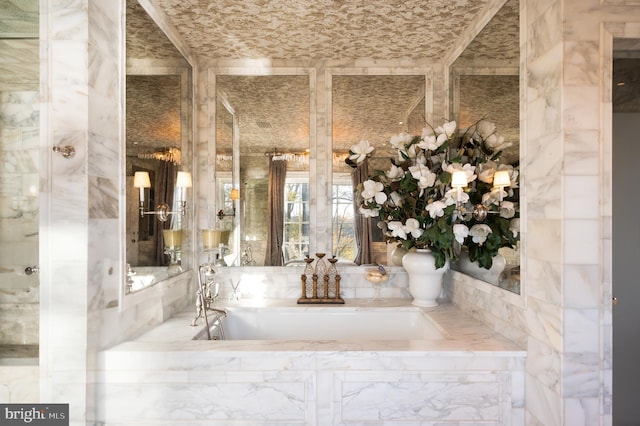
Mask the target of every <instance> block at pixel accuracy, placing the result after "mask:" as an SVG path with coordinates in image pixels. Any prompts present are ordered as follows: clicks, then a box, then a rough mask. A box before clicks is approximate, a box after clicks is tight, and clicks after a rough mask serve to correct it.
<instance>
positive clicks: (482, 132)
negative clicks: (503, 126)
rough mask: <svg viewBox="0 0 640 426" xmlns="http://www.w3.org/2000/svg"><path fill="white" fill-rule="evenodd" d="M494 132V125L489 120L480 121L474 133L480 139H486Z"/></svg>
mask: <svg viewBox="0 0 640 426" xmlns="http://www.w3.org/2000/svg"><path fill="white" fill-rule="evenodd" d="M495 131H496V125H495V124H494V123H492V122H490V121H489V120H480V121H478V124H477V125H476V132H477V133H478V135H479V136H480V137H481V138H482V139H487V138H488V137H489V136H491V135H493V134H494V132H495Z"/></svg>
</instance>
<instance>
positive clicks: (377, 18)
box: [154, 0, 488, 60]
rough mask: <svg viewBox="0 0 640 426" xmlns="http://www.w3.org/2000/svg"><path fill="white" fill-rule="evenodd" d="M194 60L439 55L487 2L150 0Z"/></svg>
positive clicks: (419, 57)
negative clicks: (171, 23) (194, 53)
mask: <svg viewBox="0 0 640 426" xmlns="http://www.w3.org/2000/svg"><path fill="white" fill-rule="evenodd" d="M154 3H155V4H157V5H158V6H159V7H160V9H162V10H163V11H164V12H165V14H166V15H168V17H169V18H170V20H171V21H172V22H173V24H174V25H175V27H176V28H177V29H178V31H179V32H180V33H181V35H182V37H183V38H184V39H185V40H186V42H187V44H188V45H189V46H190V47H191V48H192V50H193V51H194V52H196V53H197V55H198V56H199V57H201V58H271V59H346V58H350V59H355V58H372V59H397V58H412V59H417V60H434V59H441V58H442V57H443V56H444V55H445V53H447V52H448V51H449V49H451V48H452V47H453V46H454V44H455V42H456V40H457V39H458V37H459V35H460V34H461V32H462V31H464V29H465V28H466V25H467V24H468V23H469V22H471V21H472V20H473V19H474V18H475V17H476V15H477V14H478V13H479V12H480V11H482V9H483V8H484V7H485V5H486V4H487V3H488V0H430V1H425V0H244V1H237V0H217V1H215V2H212V1H210V0H154Z"/></svg>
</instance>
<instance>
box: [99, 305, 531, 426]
mask: <svg viewBox="0 0 640 426" xmlns="http://www.w3.org/2000/svg"><path fill="white" fill-rule="evenodd" d="M243 303H244V302H243ZM314 308H315V309H317V307H316V306H309V305H304V306H303V305H296V304H295V300H277V301H262V302H260V304H259V305H257V304H254V305H252V304H249V303H245V304H243V305H242V306H239V307H237V306H234V307H229V310H230V315H229V316H232V315H233V311H234V309H235V310H236V313H237V311H238V310H241V309H244V310H248V311H249V312H254V313H259V312H260V311H262V312H268V311H269V310H285V311H286V310H289V311H295V312H296V313H297V314H302V315H304V314H310V315H315V314H316V313H317V311H316V312H314V311H313V310H314ZM372 308H374V310H375V309H379V310H381V311H387V312H403V311H404V312H415V309H416V308H415V307H413V306H412V305H410V301H408V300H405V299H397V300H388V301H385V302H377V303H376V305H372V304H371V303H370V302H368V301H366V300H362V301H360V300H354V301H348V302H347V303H346V304H345V305H344V306H341V307H340V309H342V310H343V313H347V312H355V313H358V312H361V313H363V314H364V313H366V311H371V310H372ZM332 309H338V308H337V307H335V308H332ZM326 314H327V315H331V313H330V312H329V311H327V312H326ZM336 315H337V314H336ZM420 315H424V316H425V317H426V318H427V321H428V322H429V323H431V324H432V325H433V326H434V329H435V330H436V331H437V333H436V334H435V335H431V336H429V337H418V338H409V339H393V338H386V339H385V338H384V337H383V338H380V339H368V338H367V339H362V338H354V337H353V336H352V337H349V338H342V337H341V338H337V339H321V340H313V339H308V338H305V339H299V340H287V339H281V338H276V339H271V340H253V339H251V340H235V341H234V340H224V341H221V340H213V341H209V340H197V339H195V340H194V338H195V337H196V336H197V335H198V334H201V333H202V331H203V326H202V325H201V326H199V327H190V326H189V325H188V324H189V323H190V321H191V319H192V317H193V312H191V311H189V312H183V313H182V314H180V315H178V316H176V317H175V318H172V319H171V320H169V321H167V322H165V323H163V324H161V325H160V326H159V327H156V328H154V329H153V330H151V331H149V332H148V333H146V334H144V335H142V336H140V337H139V338H137V339H135V340H133V341H129V342H125V343H122V344H119V345H117V346H115V347H113V348H111V349H109V350H106V351H103V352H102V353H101V354H100V365H101V369H100V371H99V372H98V375H97V378H98V383H99V386H98V390H99V394H98V398H97V401H101V402H100V404H101V405H100V407H99V410H98V411H99V413H100V416H99V420H100V421H103V422H105V423H106V424H109V425H125V424H132V423H136V422H142V421H144V422H147V423H149V424H173V425H180V424H184V425H187V424H188V425H194V424H202V425H205V424H206V425H216V424H220V425H223V424H224V425H227V424H238V425H240V424H242V425H245V424H251V425H274V424H283V425H358V424H363V423H366V424H376V425H385V424H388V425H392V424H393V425H397V424H403V425H404V424H407V425H417V424H421V425H430V424H443V425H445V424H461V423H465V424H483V425H520V424H524V364H525V355H526V354H525V351H523V350H522V348H520V347H518V346H516V345H515V344H514V343H512V342H511V341H509V340H507V339H505V338H504V337H502V336H500V335H498V334H496V333H495V332H492V331H490V330H489V329H488V328H487V327H484V326H483V325H481V324H480V323H478V322H477V321H475V320H473V319H472V318H471V317H469V316H467V315H466V314H464V313H463V312H461V311H460V310H458V309H457V308H456V307H455V306H453V305H450V304H443V305H441V306H439V307H437V308H429V309H421V310H420ZM398 318H400V317H397V318H396V320H398ZM316 320H317V318H316ZM201 323H202V321H200V324H201Z"/></svg>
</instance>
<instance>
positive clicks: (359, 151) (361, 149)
mask: <svg viewBox="0 0 640 426" xmlns="http://www.w3.org/2000/svg"><path fill="white" fill-rule="evenodd" d="M351 152H352V153H353V154H351V155H350V156H349V159H350V160H352V161H355V162H356V163H362V162H363V161H364V160H365V158H367V155H369V154H371V152H373V147H372V146H371V145H369V141H365V140H362V141H360V142H358V144H356V145H353V146H352V147H351Z"/></svg>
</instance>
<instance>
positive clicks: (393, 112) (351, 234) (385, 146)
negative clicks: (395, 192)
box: [331, 75, 426, 264]
mask: <svg viewBox="0 0 640 426" xmlns="http://www.w3.org/2000/svg"><path fill="white" fill-rule="evenodd" d="M331 96H332V100H331V102H332V139H333V154H334V162H333V176H332V182H333V191H332V204H333V218H332V221H333V223H332V225H333V227H332V228H333V253H334V255H335V256H336V257H338V258H339V259H341V260H347V261H351V262H355V263H356V264H369V263H380V264H389V262H388V259H387V247H386V244H385V243H384V241H383V239H382V234H381V233H380V232H379V230H378V228H377V227H376V226H375V223H374V224H372V226H371V228H372V232H371V235H370V236H369V237H366V236H365V234H363V233H362V232H360V229H361V228H360V227H359V225H357V224H356V220H358V218H359V217H361V216H360V215H358V214H356V215H354V208H353V205H354V204H353V194H354V190H353V187H354V184H356V185H357V182H354V181H352V170H353V169H352V168H351V167H349V166H347V165H346V163H345V161H344V160H345V158H346V155H347V152H348V151H349V148H350V147H351V146H353V145H355V144H357V143H358V142H359V141H361V140H367V141H368V142H369V143H370V144H371V145H372V146H373V147H375V151H374V156H373V157H372V158H371V159H370V170H374V169H386V168H387V167H388V160H389V158H390V157H393V156H395V155H396V154H395V150H394V149H393V148H392V147H391V145H390V143H389V140H390V139H391V136H393V135H395V134H397V133H400V132H403V131H404V132H408V133H411V134H421V133H422V128H423V127H424V125H425V121H426V120H425V117H426V115H425V76H424V75H334V76H333V77H332V95H331Z"/></svg>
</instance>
